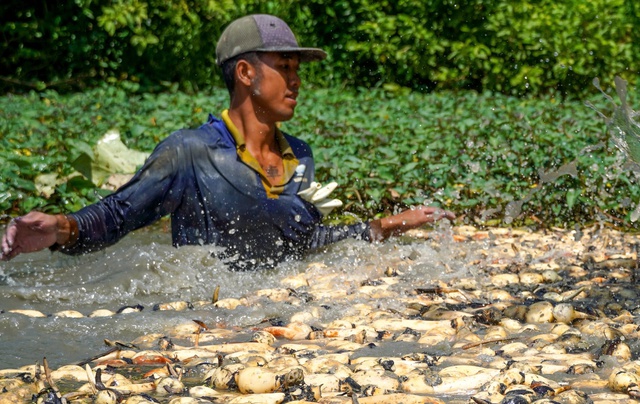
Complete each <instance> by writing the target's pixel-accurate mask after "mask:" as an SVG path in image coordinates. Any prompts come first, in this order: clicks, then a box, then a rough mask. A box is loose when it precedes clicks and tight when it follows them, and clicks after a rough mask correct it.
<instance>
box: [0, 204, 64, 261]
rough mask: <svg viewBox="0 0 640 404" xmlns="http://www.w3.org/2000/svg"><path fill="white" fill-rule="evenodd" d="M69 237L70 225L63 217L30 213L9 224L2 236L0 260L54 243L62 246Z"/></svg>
mask: <svg viewBox="0 0 640 404" xmlns="http://www.w3.org/2000/svg"><path fill="white" fill-rule="evenodd" d="M69 236H70V224H69V220H68V219H67V218H66V217H65V216H64V215H55V216H53V215H48V214H46V213H42V212H31V213H29V214H27V215H25V216H20V217H16V218H15V219H12V220H11V222H9V225H8V226H7V230H6V233H5V234H4V236H2V251H0V259H1V260H3V261H7V260H10V259H11V258H13V257H15V256H16V255H18V254H22V253H29V252H34V251H40V250H43V249H45V248H47V247H51V246H52V245H54V244H55V243H58V244H60V245H64V244H65V243H66V242H67V241H68V240H69Z"/></svg>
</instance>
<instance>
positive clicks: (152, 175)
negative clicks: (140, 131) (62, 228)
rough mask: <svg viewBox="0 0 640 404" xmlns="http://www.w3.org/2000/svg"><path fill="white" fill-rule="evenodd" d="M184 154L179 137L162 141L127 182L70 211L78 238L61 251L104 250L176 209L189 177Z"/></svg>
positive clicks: (78, 252)
mask: <svg viewBox="0 0 640 404" xmlns="http://www.w3.org/2000/svg"><path fill="white" fill-rule="evenodd" d="M183 154H184V147H183V145H182V144H181V143H180V142H179V141H177V139H176V137H175V136H174V137H173V138H171V137H170V138H167V140H165V141H164V142H161V143H160V144H159V145H158V146H157V147H156V149H155V150H154V151H153V153H152V154H151V155H150V156H149V158H148V159H147V161H146V162H145V164H144V165H143V166H142V168H141V169H140V170H139V171H138V172H137V173H136V174H135V175H134V177H133V178H132V179H131V180H130V181H129V182H128V183H127V184H125V185H124V186H122V187H121V188H120V189H118V190H117V191H116V192H115V193H113V194H111V195H109V196H107V197H105V198H104V199H102V200H101V201H100V202H97V203H95V204H93V205H89V206H87V207H85V208H82V209H81V210H79V211H77V212H74V213H71V214H70V216H71V217H73V218H74V219H75V220H76V221H77V223H78V231H79V235H78V240H77V242H76V243H75V244H74V245H72V246H69V247H65V248H64V249H61V250H60V251H61V252H63V253H65V254H70V255H77V254H83V253H87V252H92V251H98V250H101V249H103V248H106V247H108V246H110V245H112V244H115V243H116V242H118V241H119V240H120V239H122V238H123V237H124V236H125V235H127V234H128V233H129V232H131V231H133V230H136V229H139V228H141V227H144V226H147V225H149V224H151V223H153V222H155V221H156V220H158V219H160V218H161V217H163V216H165V215H167V214H169V213H171V212H172V211H174V210H175V207H176V205H177V204H178V203H180V199H181V193H182V189H184V182H185V181H186V180H187V179H185V178H183V177H181V174H180V173H181V172H184V170H180V167H179V165H180V164H182V163H181V162H182V161H184V160H185V158H184V156H183Z"/></svg>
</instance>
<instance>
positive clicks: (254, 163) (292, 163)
mask: <svg viewBox="0 0 640 404" xmlns="http://www.w3.org/2000/svg"><path fill="white" fill-rule="evenodd" d="M220 115H221V116H222V120H223V121H224V124H225V125H226V126H227V129H229V132H231V135H232V136H233V139H234V140H235V142H236V151H237V153H238V157H240V160H241V161H242V162H243V163H245V164H246V165H248V166H249V167H251V168H253V169H254V170H255V171H257V172H258V174H260V179H261V180H262V185H263V186H264V190H265V192H266V193H267V197H269V198H273V199H277V198H278V195H280V194H281V193H282V191H283V190H284V186H285V184H287V183H288V182H289V180H291V178H292V177H293V175H294V174H295V171H296V167H298V164H299V163H300V162H299V161H298V159H297V158H296V156H295V154H293V150H292V149H291V146H290V145H289V142H287V139H286V138H285V137H284V135H283V134H282V132H280V129H278V128H276V141H277V142H278V149H280V154H281V155H282V166H283V170H284V174H283V176H282V184H272V183H271V181H270V180H269V177H267V174H266V173H265V172H264V169H263V168H262V166H261V165H260V163H258V160H256V158H255V157H253V155H252V154H251V153H250V152H249V150H247V145H246V143H245V140H244V136H243V135H242V133H240V131H239V130H238V128H237V127H236V126H235V125H234V124H233V122H232V121H231V118H229V110H226V109H225V110H224V111H222V114H220Z"/></svg>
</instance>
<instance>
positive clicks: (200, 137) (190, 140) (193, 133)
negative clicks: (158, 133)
mask: <svg viewBox="0 0 640 404" xmlns="http://www.w3.org/2000/svg"><path fill="white" fill-rule="evenodd" d="M229 140H230V139H229V135H228V134H227V133H225V131H224V130H221V128H220V127H218V126H217V125H208V124H205V125H202V126H200V127H199V128H185V129H179V130H177V131H175V132H173V133H171V134H170V135H169V136H168V137H167V138H166V139H165V140H164V141H163V142H165V143H170V144H183V145H185V146H203V145H209V146H211V145H219V146H222V145H227V143H229Z"/></svg>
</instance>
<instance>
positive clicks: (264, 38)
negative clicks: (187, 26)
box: [216, 14, 327, 66]
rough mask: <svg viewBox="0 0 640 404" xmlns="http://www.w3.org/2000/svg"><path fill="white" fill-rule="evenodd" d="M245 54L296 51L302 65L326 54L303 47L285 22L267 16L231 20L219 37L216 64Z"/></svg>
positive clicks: (322, 57)
mask: <svg viewBox="0 0 640 404" xmlns="http://www.w3.org/2000/svg"><path fill="white" fill-rule="evenodd" d="M246 52H295V53H297V54H298V55H300V61H301V62H311V61H315V60H322V59H324V58H325V57H327V53H326V52H325V51H323V50H322V49H317V48H302V47H300V46H298V41H297V40H296V37H295V35H293V32H292V31H291V28H289V26H288V25H287V23H286V22H284V21H282V20H281V19H280V18H278V17H275V16H272V15H268V14H253V15H247V16H245V17H241V18H238V19H237V20H235V21H233V22H232V23H231V24H229V26H227V28H225V30H224V31H223V32H222V35H220V40H219V41H218V45H217V46H216V63H217V64H218V66H220V65H222V64H223V63H224V62H226V61H227V60H229V59H231V58H233V57H235V56H238V55H240V54H242V53H246Z"/></svg>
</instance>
